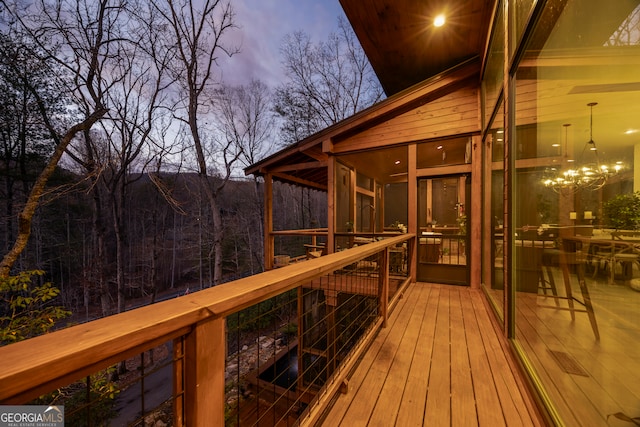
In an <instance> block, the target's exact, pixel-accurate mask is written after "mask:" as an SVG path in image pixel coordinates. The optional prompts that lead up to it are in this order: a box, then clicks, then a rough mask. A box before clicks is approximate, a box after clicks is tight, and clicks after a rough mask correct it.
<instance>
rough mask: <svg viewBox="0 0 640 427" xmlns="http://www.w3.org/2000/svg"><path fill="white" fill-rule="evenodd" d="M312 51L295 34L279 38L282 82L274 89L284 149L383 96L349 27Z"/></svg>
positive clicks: (341, 27) (306, 41) (304, 36)
mask: <svg viewBox="0 0 640 427" xmlns="http://www.w3.org/2000/svg"><path fill="white" fill-rule="evenodd" d="M338 24H339V32H338V33H332V34H330V35H329V37H328V39H327V41H326V42H320V43H318V44H317V45H314V44H313V43H312V41H311V39H310V37H309V36H308V35H307V34H306V33H304V32H302V31H298V32H295V33H293V34H289V35H287V36H286V37H285V39H284V42H283V45H282V48H281V54H282V64H283V67H284V71H285V75H286V76H287V78H288V81H287V82H286V83H285V84H283V85H281V86H280V87H278V88H277V89H276V100H275V110H276V112H277V113H278V114H279V115H280V116H281V117H282V119H283V125H282V128H281V138H282V140H283V143H284V144H290V143H294V142H297V141H299V140H301V139H303V138H305V137H307V136H309V135H311V134H313V133H315V132H318V131H320V130H321V129H324V128H325V127H327V126H330V125H332V124H334V123H337V122H338V121H340V120H343V119H345V118H346V117H349V116H351V115H353V114H355V113H357V112H358V111H360V110H362V109H364V108H366V107H368V106H370V105H372V104H373V103H375V102H377V101H379V100H380V99H382V96H383V92H382V88H381V86H380V83H379V82H378V80H377V78H376V77H375V74H374V73H373V70H372V68H371V65H370V64H369V61H368V60H367V57H366V55H365V54H364V51H363V50H362V48H361V47H360V45H359V44H358V41H357V39H356V37H355V34H354V33H353V30H352V29H351V27H350V26H349V25H348V23H346V22H345V21H344V20H343V19H340V20H339V21H338Z"/></svg>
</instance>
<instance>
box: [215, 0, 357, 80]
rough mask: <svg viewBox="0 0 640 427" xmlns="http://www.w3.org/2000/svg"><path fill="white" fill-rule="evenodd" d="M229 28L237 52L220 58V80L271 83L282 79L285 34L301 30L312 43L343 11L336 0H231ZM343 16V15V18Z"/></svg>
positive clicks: (330, 28)
mask: <svg viewBox="0 0 640 427" xmlns="http://www.w3.org/2000/svg"><path fill="white" fill-rule="evenodd" d="M232 7H233V8H234V11H235V14H236V16H235V22H236V25H237V26H238V27H239V28H237V29H235V30H233V37H234V39H237V40H238V43H239V44H240V48H241V52H240V53H239V54H236V55H234V56H233V57H231V58H226V59H224V61H221V62H220V64H221V65H222V67H223V68H222V71H223V76H222V77H223V80H224V81H225V83H227V84H231V85H240V84H246V83H248V82H249V81H250V80H251V79H252V78H255V79H258V80H262V81H263V82H264V83H266V84H267V85H269V86H271V87H274V86H276V85H277V84H279V83H281V82H282V81H283V73H282V67H281V65H280V58H281V57H280V46H281V44H282V40H283V38H284V36H285V35H286V34H290V33H293V32H295V31H298V30H302V31H304V32H305V33H307V34H309V36H311V40H312V42H313V43H318V42H320V41H326V39H327V36H328V34H329V33H331V32H335V31H336V30H337V25H338V16H342V17H344V12H343V11H342V7H341V6H340V2H339V1H338V0H233V1H232ZM345 19H346V18H345Z"/></svg>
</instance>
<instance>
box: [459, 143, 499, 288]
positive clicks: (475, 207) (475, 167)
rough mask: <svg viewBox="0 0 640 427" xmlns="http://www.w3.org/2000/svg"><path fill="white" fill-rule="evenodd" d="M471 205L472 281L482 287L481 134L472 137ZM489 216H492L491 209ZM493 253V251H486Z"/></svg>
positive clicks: (469, 252)
mask: <svg viewBox="0 0 640 427" xmlns="http://www.w3.org/2000/svg"><path fill="white" fill-rule="evenodd" d="M471 147H472V149H471V150H472V151H471V152H472V154H471V206H465V215H467V233H469V237H468V238H467V241H468V242H470V244H471V248H468V249H467V259H468V260H469V261H470V262H469V268H470V269H471V271H470V282H471V283H469V285H471V287H472V288H476V289H480V288H481V283H482V215H474V214H476V213H479V212H482V138H481V137H480V136H479V135H476V136H473V137H471ZM488 212H489V215H488V216H489V217H490V216H491V215H490V213H491V210H489V211H488ZM490 223H491V221H490ZM487 237H488V238H487V240H489V241H490V240H491V239H493V232H492V233H491V234H489V235H487ZM485 253H489V254H490V253H491V252H485Z"/></svg>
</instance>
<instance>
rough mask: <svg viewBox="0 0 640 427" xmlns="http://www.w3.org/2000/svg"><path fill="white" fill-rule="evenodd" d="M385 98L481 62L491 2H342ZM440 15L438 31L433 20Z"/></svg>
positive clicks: (434, 0) (492, 0) (428, 0)
mask: <svg viewBox="0 0 640 427" xmlns="http://www.w3.org/2000/svg"><path fill="white" fill-rule="evenodd" d="M340 4H341V5H342V9H343V10H344V12H345V14H346V16H347V18H348V19H349V22H350V24H351V26H352V28H353V29H354V31H355V33H356V36H357V37H358V40H359V41H360V44H361V45H362V48H363V49H364V51H365V53H366V55H367V57H368V58H369V62H370V63H371V65H372V67H373V69H374V71H375V73H376V74H377V76H378V79H379V80H380V83H381V84H382V87H383V88H384V90H385V92H386V94H387V95H388V96H391V95H393V94H396V93H398V92H400V91H402V90H404V89H406V88H408V87H411V86H413V85H415V84H417V83H418V82H421V81H423V80H425V79H428V78H430V77H433V76H435V75H437V74H439V73H441V72H443V71H445V70H448V69H450V68H452V67H454V66H456V65H457V64H460V63H461V62H464V61H465V60H467V59H470V58H473V57H483V56H484V49H485V48H486V45H487V38H488V33H489V25H490V22H491V18H492V16H493V11H494V8H495V1H494V0H422V1H415V0H369V1H366V2H363V1H362V0H340ZM439 14H444V15H445V17H446V23H445V25H443V26H442V27H435V26H434V25H433V20H434V18H435V17H436V16H437V15H439Z"/></svg>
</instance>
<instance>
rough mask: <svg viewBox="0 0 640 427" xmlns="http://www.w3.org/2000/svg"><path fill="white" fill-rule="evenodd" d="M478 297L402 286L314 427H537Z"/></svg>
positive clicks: (453, 289) (460, 290)
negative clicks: (386, 317) (343, 385)
mask: <svg viewBox="0 0 640 427" xmlns="http://www.w3.org/2000/svg"><path fill="white" fill-rule="evenodd" d="M483 298H484V297H483V296H482V294H481V291H479V290H474V289H471V288H467V287H458V286H448V285H438V284H426V283H417V284H412V285H410V286H409V288H408V289H407V290H406V292H405V295H404V297H403V298H402V299H401V300H400V302H399V303H398V305H397V306H396V308H395V309H394V311H393V313H391V316H390V318H389V322H388V326H387V328H384V329H382V330H381V332H380V333H379V334H378V336H377V337H376V338H375V340H374V341H373V343H372V344H371V346H370V347H369V349H368V351H367V352H366V353H365V354H364V355H363V357H362V360H361V362H360V364H359V365H358V367H357V368H356V369H355V371H354V372H353V374H352V375H351V378H350V379H349V391H348V392H347V393H346V394H340V395H339V396H338V397H337V398H336V400H335V402H334V404H333V405H332V406H331V408H330V409H329V410H328V412H327V414H326V417H325V418H324V419H323V421H322V425H324V426H339V425H342V426H348V427H353V426H360V425H363V426H392V425H395V426H402V427H404V426H421V425H430V426H435V425H437V426H444V425H451V426H456V425H465V426H473V425H478V426H490V427H494V426H499V425H508V426H541V425H544V424H543V423H542V421H541V419H540V417H539V414H537V412H536V410H535V405H534V404H533V401H532V399H531V397H530V395H529V394H527V392H526V390H525V387H524V384H523V382H522V379H520V378H518V377H517V373H516V372H515V371H516V370H515V369H514V364H513V363H514V362H513V360H512V359H510V357H511V356H510V355H509V354H508V350H507V349H506V346H505V345H504V344H503V343H501V341H500V340H501V339H502V338H501V337H500V336H499V335H498V333H497V332H496V330H495V327H494V325H493V323H492V322H493V320H492V319H491V318H490V316H491V314H490V313H489V312H488V310H487V307H486V303H485V302H484V300H483Z"/></svg>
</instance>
